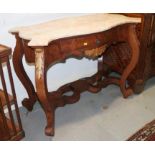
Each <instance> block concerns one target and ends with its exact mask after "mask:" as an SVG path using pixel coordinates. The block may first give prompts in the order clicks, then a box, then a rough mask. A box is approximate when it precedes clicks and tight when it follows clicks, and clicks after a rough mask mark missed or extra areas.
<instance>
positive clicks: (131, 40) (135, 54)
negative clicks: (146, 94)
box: [120, 25, 139, 98]
mask: <svg viewBox="0 0 155 155" xmlns="http://www.w3.org/2000/svg"><path fill="white" fill-rule="evenodd" d="M135 26H136V25H130V26H129V27H128V33H127V35H128V36H127V42H128V44H129V46H130V51H131V60H130V62H129V64H128V65H127V67H126V68H125V70H124V72H123V74H122V76H121V80H120V88H121V91H122V93H123V96H124V98H127V97H128V96H129V95H131V94H132V93H133V90H132V89H131V88H130V87H128V88H127V87H126V81H127V78H128V76H129V75H130V73H131V72H132V71H133V69H134V68H135V67H136V64H137V62H138V58H139V41H138V38H137V35H136V30H135Z"/></svg>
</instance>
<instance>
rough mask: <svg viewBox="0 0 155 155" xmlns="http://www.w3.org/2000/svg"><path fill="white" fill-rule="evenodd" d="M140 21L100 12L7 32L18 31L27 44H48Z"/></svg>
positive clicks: (139, 19) (139, 20)
mask: <svg viewBox="0 0 155 155" xmlns="http://www.w3.org/2000/svg"><path fill="white" fill-rule="evenodd" d="M140 22H141V18H133V17H127V16H124V15H119V14H104V13H101V14H90V15H85V16H79V17H70V18H63V19H57V20H53V21H49V22H45V23H41V24H37V25H32V26H23V27H17V28H13V29H11V30H10V31H9V32H10V33H19V37H20V38H22V39H26V40H29V43H28V46H48V44H49V42H51V41H53V40H56V39H60V38H65V37H72V36H78V35H86V34H91V33H97V32H102V31H106V30H108V29H111V28H113V27H115V26H118V25H121V24H125V23H140Z"/></svg>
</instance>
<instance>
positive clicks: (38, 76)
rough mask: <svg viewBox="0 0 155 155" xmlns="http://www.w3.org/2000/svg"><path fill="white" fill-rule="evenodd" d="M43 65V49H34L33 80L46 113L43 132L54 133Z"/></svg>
mask: <svg viewBox="0 0 155 155" xmlns="http://www.w3.org/2000/svg"><path fill="white" fill-rule="evenodd" d="M46 69H47V68H46V66H45V57H44V49H43V48H39V49H35V81H36V91H37V95H38V99H39V101H40V104H41V105H42V107H43V110H44V112H45V115H46V120H47V126H46V128H45V134H46V135H48V136H53V135H54V105H53V104H50V102H49V98H48V91H47V77H46V74H47V71H46Z"/></svg>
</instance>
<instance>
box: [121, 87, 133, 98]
mask: <svg viewBox="0 0 155 155" xmlns="http://www.w3.org/2000/svg"><path fill="white" fill-rule="evenodd" d="M132 94H133V90H132V89H131V88H128V89H126V90H125V91H124V92H123V97H124V98H127V97H128V96H130V95H132Z"/></svg>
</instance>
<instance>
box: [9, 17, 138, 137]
mask: <svg viewBox="0 0 155 155" xmlns="http://www.w3.org/2000/svg"><path fill="white" fill-rule="evenodd" d="M140 22H141V19H140V18H133V17H126V16H124V15H118V14H92V15H87V16H81V17H74V18H73V17H72V18H65V19H61V20H54V21H50V22H47V23H42V24H38V25H33V26H27V27H17V28H14V29H12V30H10V32H11V33H12V34H14V35H15V37H16V47H15V50H14V53H13V64H14V68H15V72H16V74H17V76H18V78H19V79H20V81H21V82H22V84H23V85H24V87H25V89H26V90H27V93H28V98H26V99H24V100H23V102H22V104H23V106H25V107H26V108H27V109H28V110H30V111H31V110H32V109H33V105H34V103H35V102H36V100H39V101H40V104H41V105H42V107H43V110H44V112H45V115H46V119H47V126H46V128H45V133H46V135H49V136H52V135H54V113H55V109H56V108H57V107H60V106H64V105H65V104H71V103H75V102H76V101H78V100H79V99H80V93H82V92H84V91H86V90H87V91H90V92H93V93H97V92H99V91H100V90H101V89H102V88H104V87H106V86H107V85H109V84H116V85H118V86H119V87H120V90H121V92H122V94H123V96H124V97H125V98H126V97H128V96H129V95H131V94H132V93H133V90H132V89H131V87H130V86H129V85H127V78H128V76H129V75H130V73H131V72H132V71H133V69H134V68H135V66H136V64H137V61H138V57H139V41H138V38H137V35H136V25H137V24H138V23H140ZM122 42H126V43H127V44H128V45H129V47H130V52H131V58H130V62H129V63H128V64H127V65H126V66H125V68H124V70H123V72H122V74H121V75H120V78H118V77H113V76H110V75H109V74H108V72H106V69H105V68H104V66H103V65H102V63H101V62H100V61H99V62H98V72H97V73H96V74H95V75H93V76H92V77H89V78H83V79H80V80H78V81H75V82H72V83H69V84H66V85H64V86H62V87H60V88H59V89H58V90H57V91H54V92H49V91H48V89H47V77H46V76H47V70H48V69H49V67H51V66H52V65H54V64H56V63H58V62H65V60H66V59H67V58H69V57H75V58H78V59H80V58H82V57H87V58H89V59H97V58H99V57H101V56H103V55H104V53H106V52H107V49H108V48H109V47H110V46H112V45H116V44H119V43H122ZM24 55H25V58H26V61H27V62H29V63H34V64H35V82H36V92H35V89H34V86H33V84H32V82H31V80H30V79H29V78H28V76H27V74H26V72H25V70H24V67H23V64H22V58H23V56H24ZM66 92H72V93H73V94H72V95H70V96H67V95H65V93H66Z"/></svg>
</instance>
